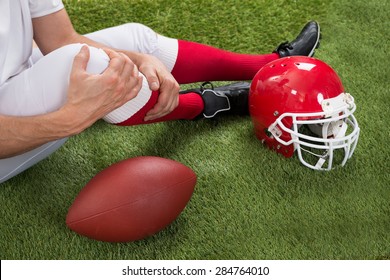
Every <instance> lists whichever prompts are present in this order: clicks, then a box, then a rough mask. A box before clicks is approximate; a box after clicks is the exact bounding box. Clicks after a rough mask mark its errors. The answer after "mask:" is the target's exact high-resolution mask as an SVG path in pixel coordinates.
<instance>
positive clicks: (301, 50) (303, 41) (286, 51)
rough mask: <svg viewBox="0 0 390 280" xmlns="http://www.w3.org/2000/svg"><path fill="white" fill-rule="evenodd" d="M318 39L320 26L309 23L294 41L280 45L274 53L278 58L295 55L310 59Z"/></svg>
mask: <svg viewBox="0 0 390 280" xmlns="http://www.w3.org/2000/svg"><path fill="white" fill-rule="evenodd" d="M320 39H321V33H320V25H319V24H318V22H316V21H309V22H308V23H307V24H306V25H305V26H304V27H303V29H302V31H301V33H299V35H298V37H297V38H295V40H293V41H291V42H284V43H281V44H280V45H279V46H278V47H277V48H276V50H275V51H274V53H278V54H279V56H280V57H286V56H295V55H302V56H310V57H311V56H313V55H314V52H315V50H316V49H317V48H318V47H319V45H320Z"/></svg>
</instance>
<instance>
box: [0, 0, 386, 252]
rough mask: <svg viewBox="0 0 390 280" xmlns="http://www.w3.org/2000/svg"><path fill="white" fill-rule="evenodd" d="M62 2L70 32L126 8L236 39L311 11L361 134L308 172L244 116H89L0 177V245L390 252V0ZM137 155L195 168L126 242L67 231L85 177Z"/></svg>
mask: <svg viewBox="0 0 390 280" xmlns="http://www.w3.org/2000/svg"><path fill="white" fill-rule="evenodd" d="M65 4H66V6H67V8H68V13H69V15H70V17H71V18H72V21H73V23H74V25H75V28H76V29H77V30H78V31H79V32H81V33H87V32H92V31H94V30H98V29H101V28H105V27H109V26H113V25H118V24H122V23H126V22H132V21H134V22H140V23H144V24H146V25H149V26H150V27H152V28H153V29H155V30H156V31H157V32H160V33H162V34H164V35H166V36H171V37H174V38H181V39H186V40H192V41H198V42H202V43H206V44H211V45H214V46H216V47H220V48H224V49H228V50H232V51H237V52H242V53H267V52H270V51H272V50H273V49H274V48H275V47H276V46H277V45H278V44H279V43H280V42H282V41H284V40H291V39H293V38H295V36H296V35H297V34H298V32H299V31H300V29H301V27H302V26H303V25H304V24H305V23H306V21H308V20H310V19H316V20H318V21H319V22H320V24H321V28H322V34H323V38H322V42H321V48H320V49H319V50H318V51H317V52H316V57H318V58H320V59H322V60H324V61H325V62H327V63H329V64H330V65H331V66H332V67H333V68H334V69H335V70H336V71H337V72H338V73H339V75H340V77H341V78H342V80H343V83H344V86H345V88H346V90H347V91H349V92H350V93H351V94H352V95H353V96H354V97H355V99H356V103H357V106H358V109H357V111H356V117H357V118H358V121H359V125H360V126H361V136H360V141H359V143H358V147H357V150H356V152H355V154H354V156H353V158H352V159H351V160H350V161H349V162H348V163H347V165H346V166H345V167H343V168H339V169H336V170H333V171H331V172H316V171H312V170H309V169H307V168H306V167H303V166H301V165H300V163H299V161H298V159H297V158H292V159H285V158H283V157H281V156H279V155H278V154H276V153H273V152H271V151H269V150H268V149H266V148H264V147H263V146H262V145H261V143H260V142H259V141H258V140H257V139H256V138H255V136H254V134H253V128H252V124H251V121H250V118H249V117H239V118H233V117H229V118H224V119H219V120H218V121H208V120H199V121H175V122H169V123H159V124H153V125H147V126H134V127H126V128H123V127H115V126H111V125H107V124H105V123H104V122H98V123H96V124H95V125H94V126H93V127H91V128H90V129H88V130H87V131H85V132H84V133H82V134H81V135H78V136H76V137H73V138H72V139H70V140H69V141H68V142H67V143H66V145H64V146H63V147H62V148H61V149H60V150H59V151H58V152H57V153H55V154H53V155H52V156H51V157H49V158H48V159H46V160H44V161H42V162H41V163H39V164H38V165H36V166H34V167H33V168H31V169H29V170H27V171H26V172H24V173H23V174H21V175H19V176H17V177H15V178H13V179H11V180H9V181H8V182H6V183H3V184H2V185H1V186H0V211H1V218H0V257H1V259H390V205H389V203H390V189H389V185H390V184H389V183H390V176H389V171H390V164H389V157H390V148H389V142H388V141H389V139H390V132H389V128H388V123H389V120H390V115H389V105H390V102H389V100H390V92H389V85H388V81H389V77H390V75H389V74H390V73H389V65H388V62H389V48H388V44H389V33H388V31H389V30H390V26H389V20H388V14H389V11H390V4H389V2H388V1H386V0H340V1H336V0H335V1H309V0H305V1H303V0H296V1H282V0H273V1H270V0H269V1H267V0H256V1H243V0H240V1H235V0H224V1H217V0H208V1H200V0H196V1H195V0H192V1H189V0H170V1H165V0H164V1H163V0H161V1H152V0H150V1H131V0H115V1H93V0H81V1H76V0H67V1H65ZM185 87H188V86H184V88H185ZM141 155H151V156H160V157H165V158H170V159H174V160H177V161H180V162H182V163H184V164H186V165H187V166H189V167H190V168H192V169H193V170H194V171H195V172H196V174H197V175H198V182H197V185H196V189H195V192H194V194H193V197H192V199H191V200H190V202H189V204H188V206H187V207H186V209H185V210H184V211H183V213H182V214H181V215H180V216H179V218H178V219H177V220H176V221H175V222H173V224H171V225H170V226H169V227H168V228H166V229H165V230H163V231H162V232H160V233H158V234H156V235H155V236H152V237H150V238H148V239H146V240H142V241H138V242H133V243H123V244H111V243H104V242H97V241H93V240H90V239H88V238H85V237H81V236H79V235H77V234H76V233H74V232H72V231H70V230H69V229H68V228H67V227H66V225H65V216H66V214H67V210H68V208H69V206H70V205H71V204H72V202H73V200H74V198H75V197H76V195H77V194H78V192H79V191H80V190H81V189H82V187H83V186H84V185H85V184H86V183H87V181H88V180H89V179H90V178H92V177H93V176H94V175H95V174H96V173H97V172H99V171H100V170H102V169H103V168H105V167H108V166H109V165H110V164H112V163H115V162H117V161H119V160H122V159H125V158H130V157H136V156H141Z"/></svg>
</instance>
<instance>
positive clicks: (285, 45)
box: [278, 41, 293, 50]
mask: <svg viewBox="0 0 390 280" xmlns="http://www.w3.org/2000/svg"><path fill="white" fill-rule="evenodd" d="M281 49H282V50H287V49H289V50H292V49H293V46H292V45H291V43H290V42H288V41H286V42H283V43H281V44H280V45H279V47H278V50H281Z"/></svg>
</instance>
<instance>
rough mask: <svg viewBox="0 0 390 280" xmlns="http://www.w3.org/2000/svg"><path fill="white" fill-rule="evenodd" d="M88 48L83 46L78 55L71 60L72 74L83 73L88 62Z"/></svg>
mask: <svg viewBox="0 0 390 280" xmlns="http://www.w3.org/2000/svg"><path fill="white" fill-rule="evenodd" d="M89 56H90V52H89V48H88V46H87V45H83V46H82V47H81V49H80V51H79V53H78V54H77V55H76V56H75V57H74V59H73V65H72V72H80V71H82V72H85V71H86V69H87V65H88V61H89Z"/></svg>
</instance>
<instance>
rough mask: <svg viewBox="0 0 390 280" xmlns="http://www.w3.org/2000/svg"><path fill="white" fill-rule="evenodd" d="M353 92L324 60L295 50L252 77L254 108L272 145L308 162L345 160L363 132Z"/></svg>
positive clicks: (324, 164) (320, 166) (315, 165)
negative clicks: (290, 55) (290, 54)
mask: <svg viewBox="0 0 390 280" xmlns="http://www.w3.org/2000/svg"><path fill="white" fill-rule="evenodd" d="M355 109H356V105H355V103H354V99H353V97H352V96H351V95H350V94H348V93H345V92H344V88H343V85H342V83H341V80H340V78H339V77H338V75H337V73H336V72H335V71H334V70H333V69H332V68H331V67H330V66H329V65H327V64H326V63H324V62H323V61H321V60H318V59H315V58H311V57H304V56H292V57H284V58H280V59H278V60H275V61H272V62H270V63H268V64H267V65H265V66H264V67H263V68H261V69H260V71H259V72H258V73H257V74H256V75H255V77H254V78H253V81H252V84H251V88H250V93H249V112H250V115H251V117H252V121H253V124H254V128H255V133H256V136H257V138H259V139H260V140H261V141H262V142H263V143H264V144H265V145H267V146H268V147H269V148H271V149H273V150H275V151H277V152H278V153H281V154H282V155H284V156H285V157H291V156H292V155H293V154H294V151H297V155H298V157H299V159H300V161H301V162H302V164H304V165H305V166H307V167H310V168H312V169H316V170H330V169H332V167H333V166H335V165H341V166H343V165H344V164H345V163H346V161H347V160H348V159H349V158H350V157H351V156H352V154H353V152H354V150H355V148H356V144H357V141H358V138H359V130H360V129H359V126H358V123H357V121H356V118H355V117H354V115H353V112H354V111H355Z"/></svg>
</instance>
